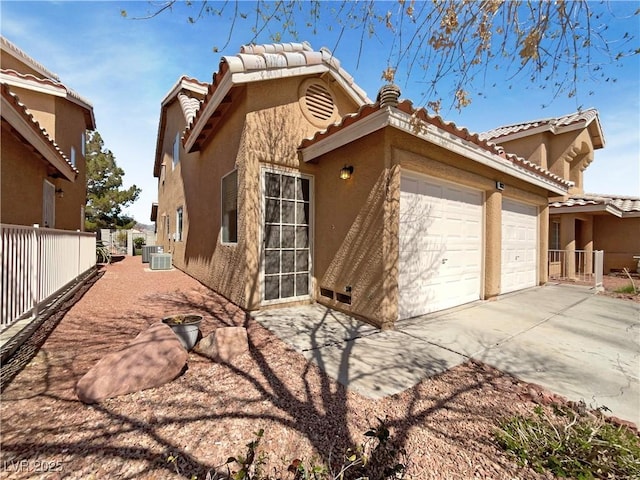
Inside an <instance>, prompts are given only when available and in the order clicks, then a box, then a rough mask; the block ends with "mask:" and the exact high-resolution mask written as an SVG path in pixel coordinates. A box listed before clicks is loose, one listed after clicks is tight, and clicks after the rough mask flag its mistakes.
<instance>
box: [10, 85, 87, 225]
mask: <svg viewBox="0 0 640 480" xmlns="http://www.w3.org/2000/svg"><path fill="white" fill-rule="evenodd" d="M42 96H43V95H33V96H32V97H31V100H32V101H33V102H34V104H36V105H44V106H46V108H52V109H53V110H54V111H55V114H56V115H55V117H56V118H57V120H56V123H58V124H60V127H59V128H55V127H54V124H51V126H50V129H51V130H53V131H55V132H57V133H58V136H56V137H55V142H56V144H57V145H58V147H59V148H60V149H61V150H62V151H63V152H64V153H65V155H66V156H67V158H69V159H70V151H71V145H73V146H74V147H75V149H76V168H77V169H78V171H79V174H78V175H77V177H76V179H75V181H73V182H72V181H69V180H67V179H66V178H63V177H60V178H54V177H52V176H48V174H47V163H46V161H45V160H44V159H43V158H42V157H41V156H40V155H38V154H36V153H35V152H34V151H33V150H32V149H30V148H26V147H25V146H24V145H22V143H21V141H20V140H18V139H17V138H16V137H15V136H14V135H12V134H10V133H9V132H8V131H5V129H4V128H3V130H2V212H3V219H2V221H3V222H5V223H7V222H8V223H18V224H21V225H32V224H34V223H38V224H42V221H43V219H42V192H43V180H44V179H47V180H48V181H49V182H51V183H52V184H53V185H54V186H55V187H56V189H61V190H62V191H63V192H64V193H63V194H62V196H60V195H58V194H56V196H55V224H54V225H52V227H54V228H58V229H64V230H84V219H83V218H81V212H82V207H83V206H84V205H85V202H86V164H85V160H84V157H83V156H82V141H81V140H82V133H83V132H84V131H85V123H84V114H83V111H82V109H80V108H79V107H77V106H75V105H73V104H70V103H69V102H67V101H66V100H64V99H56V100H55V102H54V101H51V98H48V99H44V100H43V99H42V98H41V97H42ZM38 99H40V100H41V101H37V100H38ZM43 108H44V107H43ZM29 112H30V113H31V114H32V115H33V116H34V118H36V120H38V121H39V122H40V119H41V118H42V119H44V120H45V121H49V120H52V119H53V118H54V116H53V115H52V114H51V113H50V112H40V111H38V110H37V109H35V108H33V107H32V106H31V104H30V105H29ZM47 132H48V133H50V132H49V130H47ZM50 135H51V136H53V134H52V133H50Z"/></svg>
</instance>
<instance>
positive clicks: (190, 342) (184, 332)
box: [162, 313, 202, 351]
mask: <svg viewBox="0 0 640 480" xmlns="http://www.w3.org/2000/svg"><path fill="white" fill-rule="evenodd" d="M200 322H202V315H196V314H192V313H185V314H178V315H169V316H168V317H164V318H163V319H162V323H165V324H167V325H168V326H169V327H171V330H173V332H174V333H175V334H176V335H177V336H178V339H180V343H182V346H183V347H184V348H186V349H187V351H189V350H191V349H192V348H193V347H194V346H195V345H196V343H198V334H199V333H200Z"/></svg>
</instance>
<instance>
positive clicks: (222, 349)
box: [195, 327, 249, 362]
mask: <svg viewBox="0 0 640 480" xmlns="http://www.w3.org/2000/svg"><path fill="white" fill-rule="evenodd" d="M195 351H196V352H197V353H199V354H200V355H203V356H205V357H207V358H210V359H212V360H217V361H220V362H230V361H231V360H232V359H234V358H235V357H237V356H238V355H242V354H243V353H247V352H248V351H249V341H248V339H247V329H246V328H244V327H222V328H218V329H217V330H216V331H215V332H213V333H210V334H209V335H207V336H206V337H204V338H203V339H202V340H200V342H199V343H198V344H197V345H196V348H195Z"/></svg>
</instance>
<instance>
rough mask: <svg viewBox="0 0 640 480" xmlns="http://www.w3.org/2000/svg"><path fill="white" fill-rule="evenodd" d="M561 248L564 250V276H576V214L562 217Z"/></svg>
mask: <svg viewBox="0 0 640 480" xmlns="http://www.w3.org/2000/svg"><path fill="white" fill-rule="evenodd" d="M560 248H562V250H564V257H565V258H564V272H563V273H564V275H563V276H564V277H566V278H575V276H576V218H575V215H562V216H561V217H560Z"/></svg>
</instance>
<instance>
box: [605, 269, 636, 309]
mask: <svg viewBox="0 0 640 480" xmlns="http://www.w3.org/2000/svg"><path fill="white" fill-rule="evenodd" d="M631 281H633V283H634V285H635V287H636V290H637V291H638V293H636V294H633V293H618V292H616V290H618V289H620V288H624V287H627V286H628V285H631ZM602 283H603V287H604V292H601V295H607V296H608V297H612V298H620V299H622V300H629V301H632V302H637V303H640V275H638V274H635V275H633V276H632V277H631V280H629V277H628V276H626V275H624V274H622V273H619V274H611V275H605V276H604V277H602Z"/></svg>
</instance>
